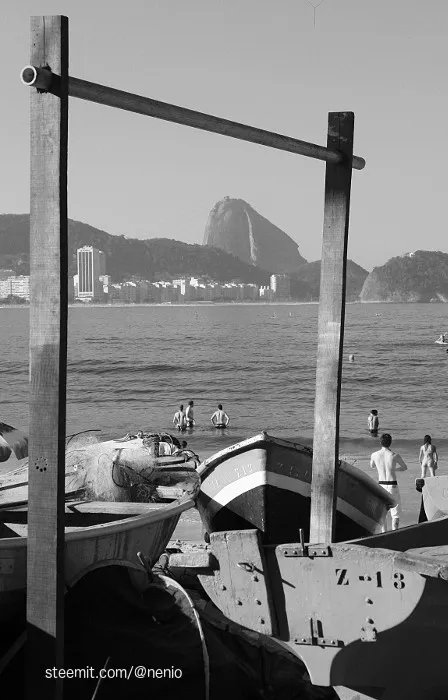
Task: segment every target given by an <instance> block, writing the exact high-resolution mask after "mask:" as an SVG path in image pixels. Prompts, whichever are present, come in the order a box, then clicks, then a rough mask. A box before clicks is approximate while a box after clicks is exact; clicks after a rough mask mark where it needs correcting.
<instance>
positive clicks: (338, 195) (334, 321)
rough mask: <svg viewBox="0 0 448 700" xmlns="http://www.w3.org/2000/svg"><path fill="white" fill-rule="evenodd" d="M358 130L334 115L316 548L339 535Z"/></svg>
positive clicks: (315, 479) (314, 491) (316, 448)
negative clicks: (337, 155) (337, 154)
mask: <svg viewBox="0 0 448 700" xmlns="http://www.w3.org/2000/svg"><path fill="white" fill-rule="evenodd" d="M353 126H354V114H353V113H352V112H330V114H329V115H328V140H327V146H328V148H331V149H338V150H339V151H341V152H342V153H343V154H344V156H345V158H344V160H343V162H342V163H340V164H337V165H333V164H330V163H327V166H326V175H325V213H324V230H323V239H322V262H321V275H320V298H319V323H318V345H317V368H316V398H315V404H314V441H313V476H312V482H311V521H310V542H312V543H314V544H317V543H319V542H332V541H333V535H334V522H335V505H336V489H337V463H338V447H339V445H338V443H339V406H340V398H341V375H342V350H343V341H344V315H345V274H346V265H347V242H348V223H349V209H350V186H351V178H352V166H351V158H352V155H353Z"/></svg>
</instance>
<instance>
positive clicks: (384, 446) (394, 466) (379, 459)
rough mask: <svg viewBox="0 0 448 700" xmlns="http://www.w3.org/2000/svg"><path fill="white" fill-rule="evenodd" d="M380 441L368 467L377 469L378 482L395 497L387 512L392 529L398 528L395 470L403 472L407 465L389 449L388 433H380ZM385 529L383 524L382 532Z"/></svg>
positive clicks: (397, 493) (398, 493)
mask: <svg viewBox="0 0 448 700" xmlns="http://www.w3.org/2000/svg"><path fill="white" fill-rule="evenodd" d="M380 443H381V449H380V450H378V451H377V452H373V454H372V455H371V457H370V468H371V469H375V468H376V469H377V471H378V483H379V484H380V485H381V486H382V487H383V489H385V490H386V491H387V492H388V493H390V495H391V496H392V498H394V499H395V506H394V507H393V508H391V509H390V511H389V512H390V514H391V517H392V530H398V526H399V524H400V513H401V501H400V491H399V489H398V483H397V475H396V472H405V471H406V470H407V468H408V467H407V465H406V462H405V461H404V460H403V459H402V457H400V455H399V454H397V453H396V452H392V450H391V449H390V446H391V444H392V437H391V436H390V435H389V433H384V434H383V435H381V438H380ZM385 531H386V524H384V525H383V532H385Z"/></svg>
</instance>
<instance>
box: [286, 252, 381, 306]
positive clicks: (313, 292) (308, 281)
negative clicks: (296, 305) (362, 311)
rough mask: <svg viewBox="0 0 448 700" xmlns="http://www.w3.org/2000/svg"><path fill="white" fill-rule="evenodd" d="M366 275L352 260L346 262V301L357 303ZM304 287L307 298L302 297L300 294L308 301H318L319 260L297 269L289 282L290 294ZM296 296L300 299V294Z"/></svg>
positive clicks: (365, 271)
mask: <svg viewBox="0 0 448 700" xmlns="http://www.w3.org/2000/svg"><path fill="white" fill-rule="evenodd" d="M368 274H369V273H368V272H367V270H364V268H363V267H361V266H360V265H358V264H357V263H355V262H353V260H347V272H346V288H345V298H346V301H359V294H360V292H361V289H362V286H363V284H364V281H365V279H366V278H367V276H368ZM304 285H306V287H307V289H308V296H307V297H305V296H303V292H302V296H303V298H304V299H305V298H306V299H308V300H309V301H318V300H319V291H320V260H315V261H314V262H310V263H306V264H305V265H301V267H299V269H298V270H297V273H296V274H295V275H294V276H293V278H292V280H291V293H295V290H296V288H297V287H299V289H300V290H302V289H303V286H304ZM296 296H297V297H299V298H300V297H301V294H300V292H299V293H297V294H296Z"/></svg>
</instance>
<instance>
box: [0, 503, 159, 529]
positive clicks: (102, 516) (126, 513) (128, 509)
mask: <svg viewBox="0 0 448 700" xmlns="http://www.w3.org/2000/svg"><path fill="white" fill-rule="evenodd" d="M163 507H166V504H164V503H129V502H109V501H68V502H66V503H65V525H66V527H75V528H78V527H88V526H90V525H101V524H103V523H110V522H114V521H115V520H123V519H125V518H131V517H133V516H136V515H144V514H145V513H148V512H150V511H154V510H158V509H160V508H163ZM27 522H28V505H27V504H25V505H20V506H16V507H9V508H0V523H4V524H7V525H8V526H9V525H26V524H27ZM14 531H16V532H17V530H16V528H14ZM18 534H22V533H18Z"/></svg>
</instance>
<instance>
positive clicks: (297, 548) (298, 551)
mask: <svg viewBox="0 0 448 700" xmlns="http://www.w3.org/2000/svg"><path fill="white" fill-rule="evenodd" d="M299 538H300V543H299V544H296V545H294V546H292V547H282V548H281V551H282V554H283V556H284V557H331V549H330V547H327V546H322V545H310V544H308V545H307V544H305V538H304V534H303V530H302V528H300V530H299Z"/></svg>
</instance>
